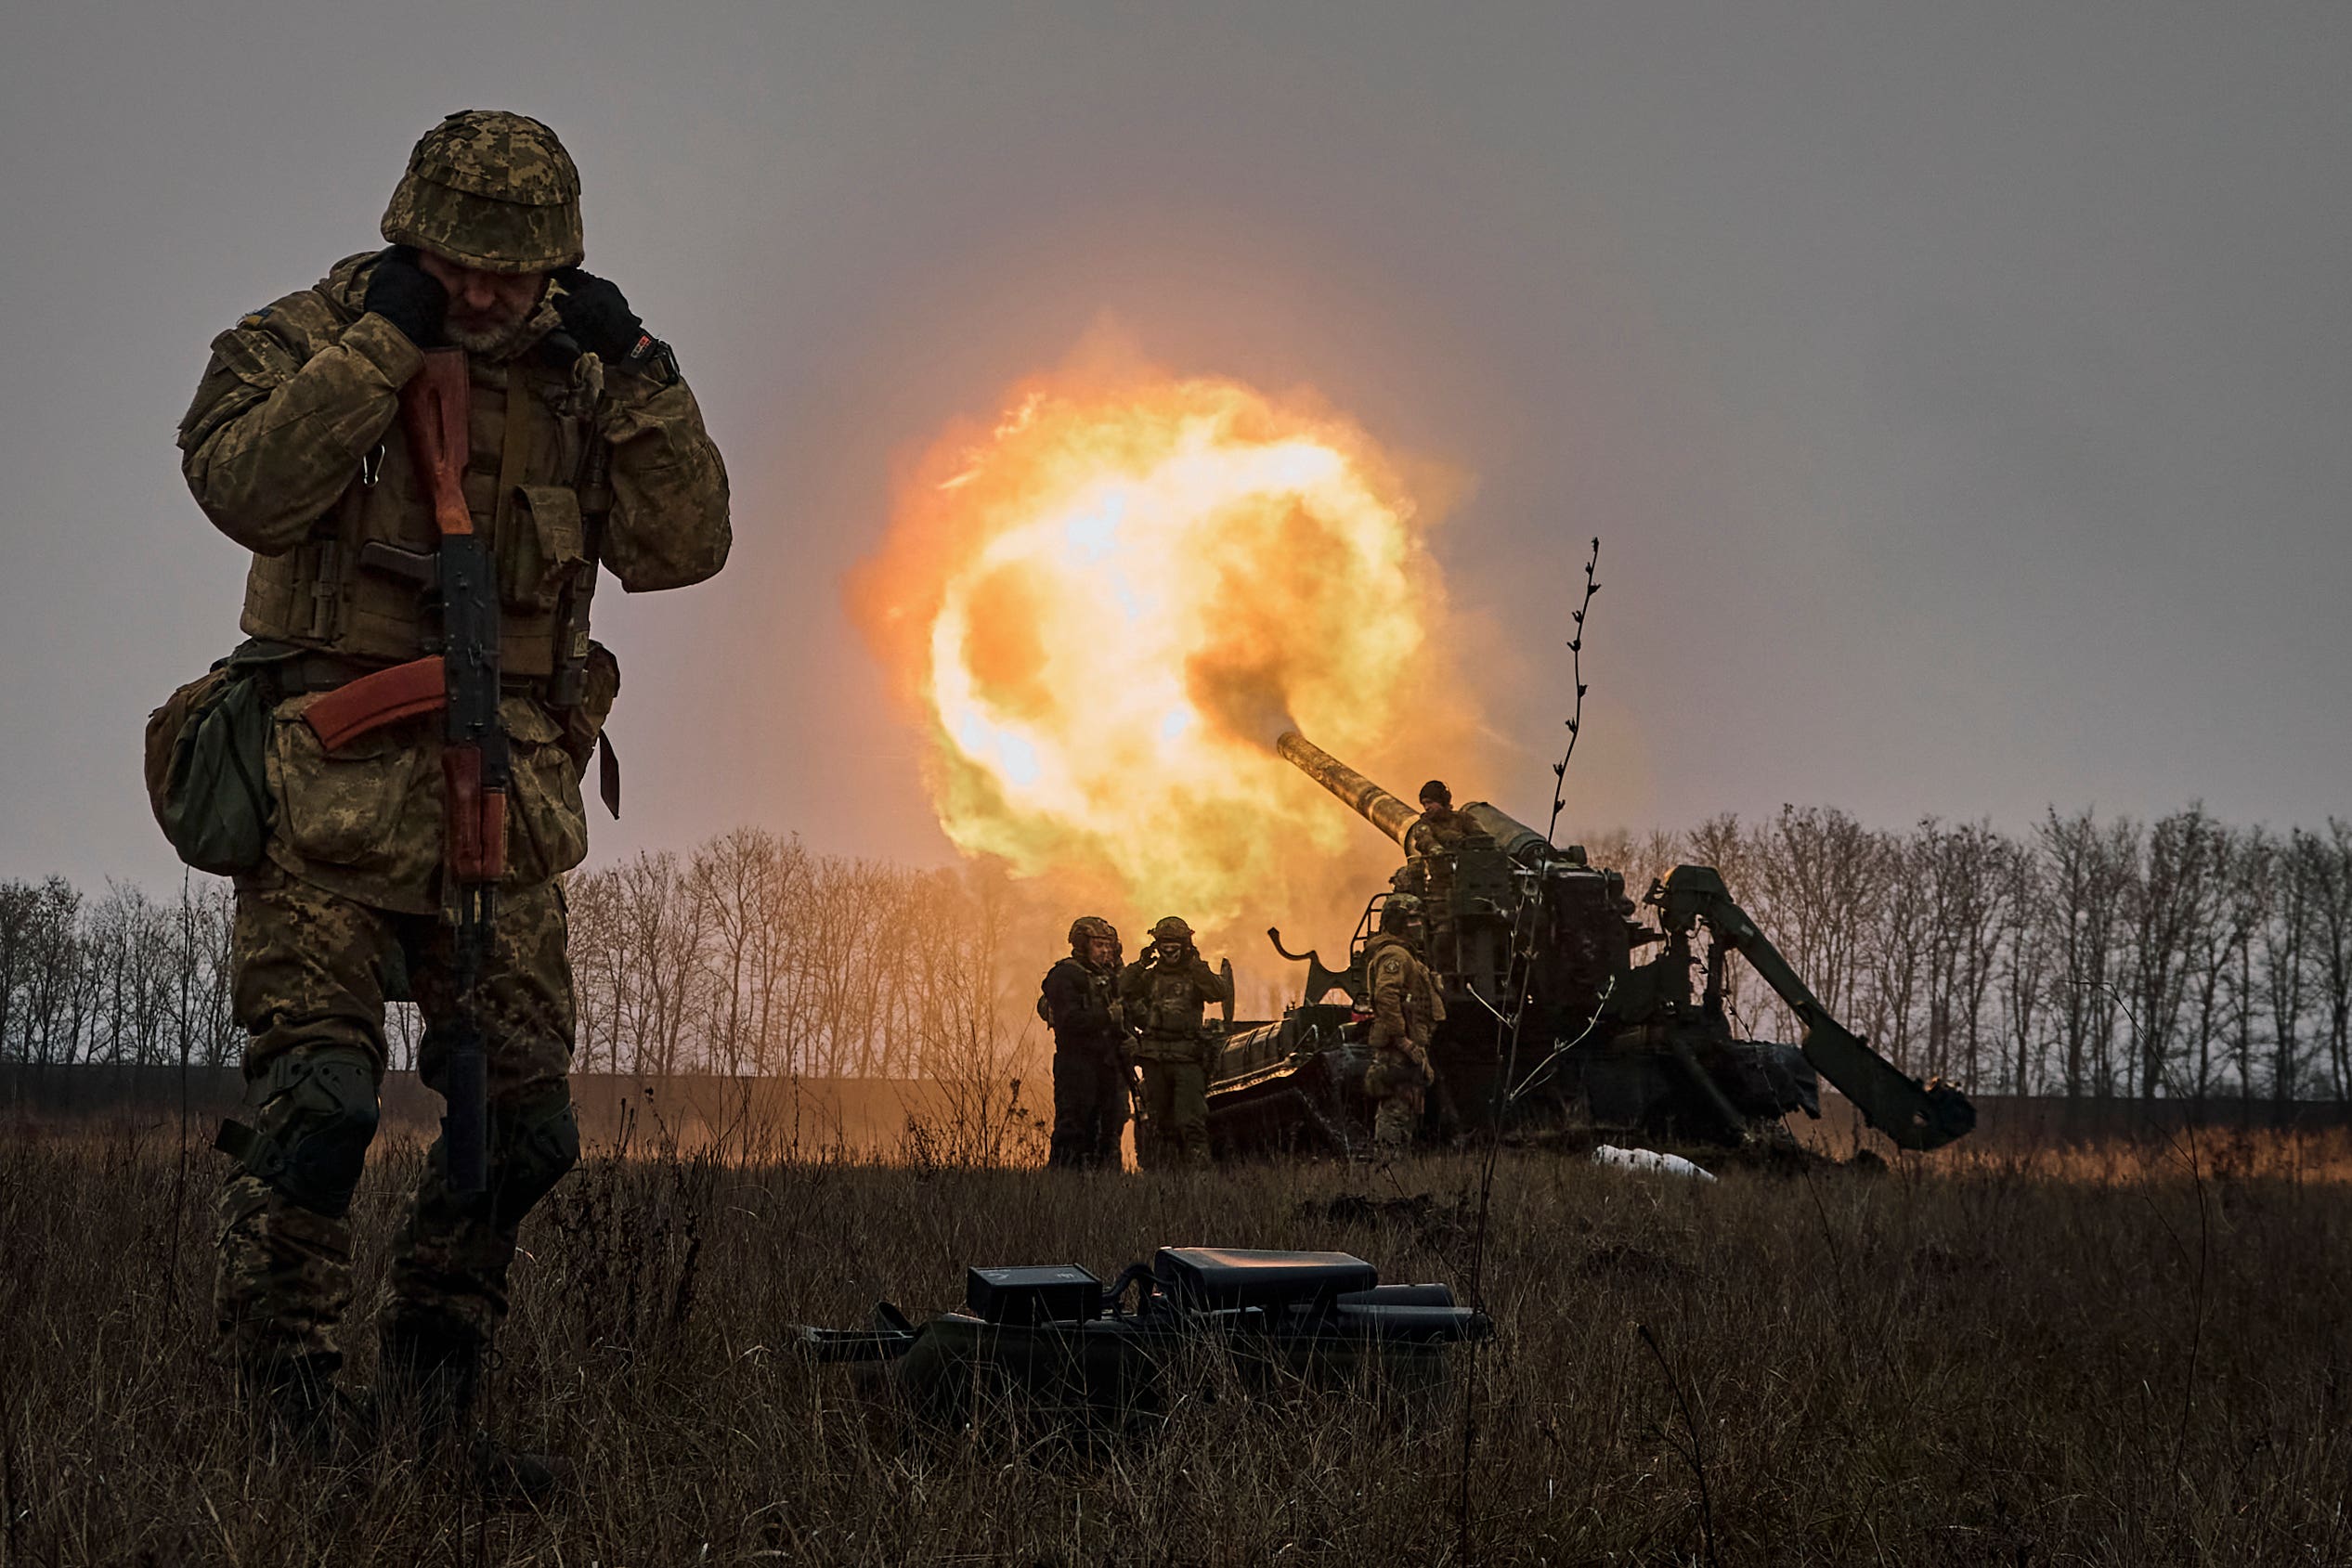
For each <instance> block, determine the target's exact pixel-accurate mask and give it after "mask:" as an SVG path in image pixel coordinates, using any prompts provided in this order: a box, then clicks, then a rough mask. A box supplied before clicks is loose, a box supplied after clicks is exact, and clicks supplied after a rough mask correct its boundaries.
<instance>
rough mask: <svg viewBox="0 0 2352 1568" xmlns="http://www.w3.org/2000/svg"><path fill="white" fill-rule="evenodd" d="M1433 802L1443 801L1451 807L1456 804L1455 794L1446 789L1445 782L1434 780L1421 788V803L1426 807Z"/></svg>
mask: <svg viewBox="0 0 2352 1568" xmlns="http://www.w3.org/2000/svg"><path fill="white" fill-rule="evenodd" d="M1432 800H1442V801H1444V802H1445V803H1446V804H1447V805H1449V806H1450V805H1452V804H1453V803H1454V792H1453V791H1452V790H1450V789H1448V788H1447V787H1446V781H1445V780H1443V779H1432V780H1430V781H1429V782H1428V783H1427V784H1423V785H1422V786H1421V803H1422V804H1423V805H1424V806H1426V805H1428V804H1429V803H1430V802H1431V801H1432Z"/></svg>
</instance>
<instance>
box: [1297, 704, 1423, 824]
mask: <svg viewBox="0 0 2352 1568" xmlns="http://www.w3.org/2000/svg"><path fill="white" fill-rule="evenodd" d="M1274 749H1275V751H1276V752H1278V753H1280V756H1281V757H1282V759H1283V760H1284V761H1286V762H1288V763H1290V764H1291V766H1292V767H1293V768H1296V769H1297V770H1298V771H1300V772H1302V773H1305V774H1306V776H1307V777H1308V778H1310V779H1313V780H1314V781H1315V782H1316V783H1317V784H1321V785H1322V786H1323V787H1324V788H1325V789H1328V790H1330V791H1331V792H1332V794H1333V795H1335V796H1337V797H1339V798H1340V799H1341V800H1343V801H1345V802H1346V804H1347V809H1348V810H1351V811H1354V812H1355V813H1356V814H1357V815H1358V816H1359V817H1361V818H1363V819H1364V820H1365V821H1366V822H1368V823H1371V824H1372V825H1373V826H1374V827H1376V828H1378V829H1380V831H1381V832H1383V833H1384V834H1386V835H1388V836H1389V837H1391V838H1393V839H1395V840H1396V841H1397V843H1398V844H1399V845H1400V846H1401V845H1402V844H1403V843H1404V842H1405V830H1406V829H1407V828H1410V827H1411V826H1412V825H1413V823H1416V822H1418V821H1420V820H1421V812H1420V811H1419V810H1415V809H1414V808H1413V807H1410V806H1408V805H1407V804H1405V802H1403V801H1402V800H1399V799H1397V797H1395V796H1393V795H1391V794H1389V793H1388V792H1387V791H1386V790H1384V789H1383V788H1381V787H1380V785H1378V784H1374V783H1372V781H1371V780H1370V779H1368V778H1366V777H1364V775H1363V774H1361V773H1359V772H1358V771H1356V770H1355V769H1353V768H1351V767H1349V766H1348V765H1347V764H1346V763H1345V762H1342V761H1341V760H1340V759H1339V758H1336V757H1333V756H1332V754H1331V753H1330V752H1328V751H1325V750H1324V749H1323V748H1322V747H1321V746H1319V745H1316V744H1315V743H1314V742H1313V741H1310V740H1308V739H1307V738H1306V736H1305V735H1302V734H1300V733H1299V732H1297V731H1296V730H1285V731H1283V732H1282V734H1281V738H1280V739H1279V740H1277V741H1276V742H1275V743H1274Z"/></svg>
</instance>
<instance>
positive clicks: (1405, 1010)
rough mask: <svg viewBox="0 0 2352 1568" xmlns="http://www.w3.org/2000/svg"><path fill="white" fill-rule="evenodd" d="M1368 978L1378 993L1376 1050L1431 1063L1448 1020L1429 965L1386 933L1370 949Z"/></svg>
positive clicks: (1367, 951)
mask: <svg viewBox="0 0 2352 1568" xmlns="http://www.w3.org/2000/svg"><path fill="white" fill-rule="evenodd" d="M1364 973H1365V977H1366V980H1367V982H1368V983H1369V985H1370V986H1371V993H1372V1028H1371V1047H1372V1049H1374V1050H1375V1051H1377V1050H1381V1049H1384V1048H1385V1049H1389V1050H1397V1051H1403V1052H1404V1053H1405V1054H1406V1055H1408V1056H1414V1057H1416V1058H1418V1059H1419V1060H1421V1061H1422V1062H1423V1063H1424V1064H1425V1063H1426V1062H1427V1059H1428V1058H1427V1056H1426V1055H1425V1053H1426V1052H1427V1051H1428V1049H1429V1039H1430V1036H1431V1035H1433V1034H1435V1033H1436V1029H1437V1026H1438V1025H1439V1024H1441V1023H1443V1022H1445V1021H1446V1002H1445V998H1444V997H1442V996H1441V995H1439V994H1438V991H1437V982H1436V979H1435V978H1433V977H1432V976H1431V975H1430V973H1429V965H1426V964H1423V962H1422V961H1421V955H1420V954H1418V953H1416V952H1413V950H1412V947H1411V945H1410V944H1409V943H1407V942H1406V941H1404V940H1402V939H1400V938H1397V937H1393V936H1390V935H1388V934H1387V933H1386V932H1382V933H1380V934H1378V935H1375V936H1374V937H1373V938H1372V940H1371V942H1370V943H1369V944H1367V945H1366V947H1365V949H1364Z"/></svg>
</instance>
